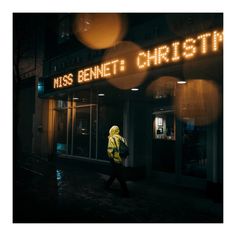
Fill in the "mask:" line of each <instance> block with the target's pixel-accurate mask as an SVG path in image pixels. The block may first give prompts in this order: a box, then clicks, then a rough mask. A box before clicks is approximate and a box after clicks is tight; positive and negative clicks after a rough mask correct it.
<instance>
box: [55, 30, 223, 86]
mask: <svg viewBox="0 0 236 236" xmlns="http://www.w3.org/2000/svg"><path fill="white" fill-rule="evenodd" d="M222 44H223V31H219V30H214V31H212V32H207V33H201V34H199V35H197V36H195V37H189V38H186V39H184V40H179V41H173V42H170V43H168V44H162V45H159V46H156V47H154V48H152V49H149V50H143V51H139V52H136V53H135V54H134V55H132V58H131V60H133V63H132V67H133V68H132V69H133V73H134V72H136V73H137V72H139V71H143V70H148V69H151V68H155V67H158V66H162V65H165V64H170V63H172V64H173V63H178V62H180V61H185V60H190V59H194V58H197V57H199V56H205V55H208V54H212V53H216V52H218V51H220V49H221V48H222ZM130 64H131V62H130V59H129V60H127V58H125V56H124V57H123V58H114V59H112V60H110V61H105V62H104V63H102V64H99V65H94V66H91V67H87V68H83V69H79V70H77V71H76V72H74V73H67V74H64V75H61V76H58V77H55V78H53V81H52V82H53V89H54V90H55V89H60V88H67V87H72V86H75V85H79V84H84V83H88V82H92V81H96V80H101V79H111V78H116V77H121V76H124V75H127V73H128V71H129V70H128V67H129V66H130ZM130 67H131V66H130Z"/></svg>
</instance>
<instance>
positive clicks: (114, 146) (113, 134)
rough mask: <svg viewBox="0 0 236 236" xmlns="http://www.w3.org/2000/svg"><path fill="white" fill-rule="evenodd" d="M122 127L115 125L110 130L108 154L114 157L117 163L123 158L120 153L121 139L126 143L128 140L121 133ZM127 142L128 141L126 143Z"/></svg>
mask: <svg viewBox="0 0 236 236" xmlns="http://www.w3.org/2000/svg"><path fill="white" fill-rule="evenodd" d="M119 133H120V129H119V127H118V126H116V125H114V126H112V127H111V128H110V130H109V136H108V146H107V154H108V157H109V158H112V159H113V160H114V162H115V163H118V164H121V163H122V158H121V157H120V154H119V151H118V149H119V146H120V140H122V141H123V142H125V143H126V140H125V139H124V138H123V137H122V136H120V135H119ZM126 144H127V143H126Z"/></svg>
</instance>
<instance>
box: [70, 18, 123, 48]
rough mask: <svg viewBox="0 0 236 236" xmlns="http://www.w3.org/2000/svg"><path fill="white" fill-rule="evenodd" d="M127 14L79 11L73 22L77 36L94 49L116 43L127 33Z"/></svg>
mask: <svg viewBox="0 0 236 236" xmlns="http://www.w3.org/2000/svg"><path fill="white" fill-rule="evenodd" d="M126 28H127V22H126V19H125V15H123V14H119V13H79V14H76V16H75V18H74V24H73V32H74V35H75V37H76V38H77V39H78V40H79V41H81V42H82V43H83V44H84V45H86V46H87V47H89V48H92V49H105V48H109V47H112V46H114V45H116V44H117V43H118V42H119V41H121V40H122V38H123V37H124V35H125V33H126V30H127V29H126Z"/></svg>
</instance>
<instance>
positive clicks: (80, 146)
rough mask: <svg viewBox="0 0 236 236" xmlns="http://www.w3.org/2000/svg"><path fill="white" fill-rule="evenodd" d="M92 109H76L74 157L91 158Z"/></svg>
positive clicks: (87, 107)
mask: <svg viewBox="0 0 236 236" xmlns="http://www.w3.org/2000/svg"><path fill="white" fill-rule="evenodd" d="M89 144H90V107H89V106H86V107H79V108H76V117H75V122H74V127H73V155H76V156H84V157H89Z"/></svg>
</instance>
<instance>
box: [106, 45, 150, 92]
mask: <svg viewBox="0 0 236 236" xmlns="http://www.w3.org/2000/svg"><path fill="white" fill-rule="evenodd" d="M140 50H141V48H140V47H139V46H138V45H137V44H135V43H133V42H129V41H122V42H120V43H119V44H118V45H117V46H116V47H115V48H111V49H108V50H107V51H106V52H105V54H104V57H103V62H106V61H109V60H111V59H112V58H116V59H120V60H121V61H122V59H124V64H123V66H122V70H123V72H124V75H122V76H120V77H116V78H110V79H108V80H107V81H108V82H109V83H110V84H111V85H113V86H114V87H116V88H119V89H124V90H127V89H131V88H134V87H138V86H140V85H141V84H142V83H143V81H144V80H145V78H146V75H147V71H146V70H145V69H144V70H142V71H141V72H138V73H136V74H133V72H132V70H135V69H136V68H137V65H136V64H135V63H136V61H135V58H136V57H137V54H138V52H140Z"/></svg>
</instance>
